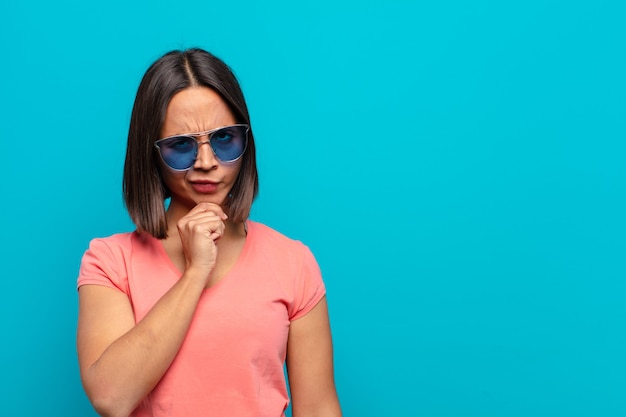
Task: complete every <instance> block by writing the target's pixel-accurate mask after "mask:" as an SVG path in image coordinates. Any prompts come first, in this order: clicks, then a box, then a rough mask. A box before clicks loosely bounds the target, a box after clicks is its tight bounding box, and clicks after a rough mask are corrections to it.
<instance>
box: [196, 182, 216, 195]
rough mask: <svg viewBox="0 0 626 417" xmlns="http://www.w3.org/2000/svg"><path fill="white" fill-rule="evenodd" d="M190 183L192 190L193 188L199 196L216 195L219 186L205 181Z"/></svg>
mask: <svg viewBox="0 0 626 417" xmlns="http://www.w3.org/2000/svg"><path fill="white" fill-rule="evenodd" d="M190 183H191V188H193V190H194V191H195V192H197V193H199V194H210V193H214V192H216V191H217V188H218V186H219V183H218V182H214V181H205V180H197V181H190Z"/></svg>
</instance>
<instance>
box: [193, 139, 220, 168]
mask: <svg viewBox="0 0 626 417" xmlns="http://www.w3.org/2000/svg"><path fill="white" fill-rule="evenodd" d="M217 165H218V160H217V158H216V157H215V154H214V153H213V149H212V148H211V144H210V142H209V141H208V140H207V141H204V142H198V156H197V157H196V161H195V162H194V164H193V167H194V169H201V170H205V171H208V170H210V169H212V168H214V167H216V166H217Z"/></svg>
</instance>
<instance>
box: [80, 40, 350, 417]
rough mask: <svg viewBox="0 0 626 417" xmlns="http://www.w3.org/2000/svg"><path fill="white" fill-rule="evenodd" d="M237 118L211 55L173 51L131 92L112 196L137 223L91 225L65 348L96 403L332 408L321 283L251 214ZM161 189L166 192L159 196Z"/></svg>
mask: <svg viewBox="0 0 626 417" xmlns="http://www.w3.org/2000/svg"><path fill="white" fill-rule="evenodd" d="M257 189H258V181H257V170H256V162H255V146H254V136H253V133H252V128H251V126H250V117H249V115H248V110H247V107H246V103H245V101H244V97H243V93H242V92H241V89H240V87H239V84H238V82H237V80H236V78H235V76H234V74H233V73H232V71H231V70H230V69H229V68H228V66H227V65H226V64H224V62H222V61H221V60H220V59H218V58H216V57H215V56H213V55H211V54H210V53H208V52H206V51H203V50H201V49H190V50H186V51H172V52H170V53H167V54H165V55H164V56H162V57H161V58H160V59H158V60H157V61H156V62H155V63H154V64H152V66H151V67H150V68H149V69H148V71H147V72H146V74H145V75H144V78H143V80H142V81H141V84H140V86H139V89H138V92H137V97H136V100H135V104H134V107H133V111H132V115H131V122H130V129H129V135H128V146H127V153H126V161H125V166H124V198H125V203H126V207H127V209H128V212H129V214H130V216H131V218H132V220H133V222H134V223H135V225H136V227H137V230H136V231H134V232H132V233H124V234H117V235H113V236H110V237H108V238H104V239H94V240H93V241H92V242H91V243H90V247H89V249H88V250H87V251H86V253H85V255H84V256H83V260H82V264H81V269H80V274H79V278H78V288H79V301H80V308H79V319H78V333H77V345H78V359H79V365H80V371H81V378H82V381H83V386H84V388H85V392H86V393H87V396H88V397H89V399H90V400H91V402H92V404H93V406H94V408H95V409H96V410H97V411H98V413H99V414H101V415H103V416H129V415H131V416H137V417H138V416H155V417H159V416H181V417H182V416H185V417H190V416H194V417H195V416H209V415H210V416H219V417H224V416H228V417H243V416H250V417H262V416H268V417H270V416H271V417H279V416H282V415H284V410H285V409H286V408H287V405H288V403H289V399H288V396H287V388H286V381H285V376H284V372H283V365H284V364H285V363H286V365H287V374H288V377H289V388H290V393H291V400H292V412H293V416H294V417H306V416H327V417H337V416H341V411H340V406H339V402H338V399H337V394H336V390H335V384H334V377H333V363H332V341H331V334H330V326H329V321H328V311H327V304H326V300H325V289H324V284H323V282H322V279H321V275H320V271H319V268H318V266H317V264H316V262H315V259H314V257H313V255H312V254H311V252H310V251H309V250H308V248H307V247H306V246H305V245H303V244H302V243H300V242H298V241H294V240H291V239H289V238H287V237H285V236H283V235H281V234H279V233H278V232H276V231H274V230H272V229H270V228H268V227H266V226H264V225H262V224H260V223H256V222H252V221H250V220H248V216H249V213H250V207H251V205H252V201H253V199H254V198H255V196H256V194H257ZM167 199H169V203H168V204H167V205H166V204H165V203H166V201H168V200H167Z"/></svg>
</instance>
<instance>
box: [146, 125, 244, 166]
mask: <svg viewBox="0 0 626 417" xmlns="http://www.w3.org/2000/svg"><path fill="white" fill-rule="evenodd" d="M233 127H245V128H246V131H245V137H244V145H243V149H242V150H241V155H239V156H238V157H237V158H235V159H232V160H230V161H223V160H222V159H221V158H220V157H219V156H218V155H217V154H216V153H215V149H213V146H211V138H212V137H213V135H214V134H215V133H217V132H219V131H221V130H223V129H228V128H233ZM249 132H250V125H248V124H245V123H238V124H234V125H228V126H221V127H217V128H215V129H211V130H206V131H204V132H197V133H184V134H181V135H173V136H168V137H166V138H162V139H159V140H157V141H155V142H154V147H155V148H157V150H158V152H159V156H160V157H161V161H163V163H164V164H165V166H167V167H168V168H169V169H171V170H173V171H179V172H184V171H189V170H190V169H191V168H193V165H194V164H195V161H196V160H197V159H198V150H199V149H200V146H202V145H204V144H208V145H209V148H211V152H213V155H215V158H217V160H218V161H220V162H221V163H223V164H231V163H233V162H236V161H238V160H239V159H241V157H242V156H243V154H244V153H246V149H248V133H249ZM204 135H207V136H208V138H207V140H203V141H198V136H204ZM173 138H190V139H192V140H194V141H195V142H196V144H197V145H196V150H195V154H196V155H195V158H194V160H193V162H192V164H191V165H190V166H189V168H185V169H177V168H173V167H171V166H170V165H169V164H168V163H167V162H166V161H165V159H164V158H163V154H162V152H161V147H160V146H159V143H161V142H163V141H166V140H168V139H173Z"/></svg>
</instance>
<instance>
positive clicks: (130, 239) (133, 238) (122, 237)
mask: <svg viewBox="0 0 626 417" xmlns="http://www.w3.org/2000/svg"><path fill="white" fill-rule="evenodd" d="M143 239H145V238H144V237H143V236H142V235H141V234H140V233H138V232H126V233H116V234H113V235H110V236H106V237H97V238H93V239H91V241H90V242H89V250H90V251H92V252H93V251H96V252H100V251H122V252H124V251H127V250H131V249H132V247H133V245H134V244H135V243H136V242H137V241H141V240H143Z"/></svg>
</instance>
